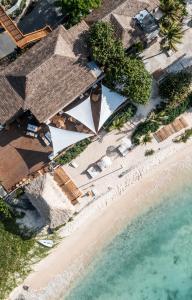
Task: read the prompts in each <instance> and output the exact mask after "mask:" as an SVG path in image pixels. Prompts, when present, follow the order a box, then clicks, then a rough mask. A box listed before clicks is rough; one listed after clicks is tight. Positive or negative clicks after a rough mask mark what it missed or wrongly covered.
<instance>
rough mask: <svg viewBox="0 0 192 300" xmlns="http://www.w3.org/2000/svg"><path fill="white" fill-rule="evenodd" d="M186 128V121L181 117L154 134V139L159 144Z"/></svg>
mask: <svg viewBox="0 0 192 300" xmlns="http://www.w3.org/2000/svg"><path fill="white" fill-rule="evenodd" d="M186 127H188V124H187V122H186V120H185V119H184V118H183V117H181V118H178V119H176V120H175V121H173V122H172V123H171V124H169V125H166V126H164V127H163V128H161V129H160V130H158V131H157V132H156V133H154V137H155V138H156V140H157V141H158V142H159V143H160V142H162V141H164V140H166V139H167V138H168V137H170V136H171V135H172V134H174V133H176V132H179V131H180V130H182V129H184V128H186Z"/></svg>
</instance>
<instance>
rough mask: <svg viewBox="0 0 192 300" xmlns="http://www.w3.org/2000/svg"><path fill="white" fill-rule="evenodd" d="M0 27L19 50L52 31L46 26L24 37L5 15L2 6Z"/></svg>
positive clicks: (0, 8)
mask: <svg viewBox="0 0 192 300" xmlns="http://www.w3.org/2000/svg"><path fill="white" fill-rule="evenodd" d="M0 25H1V26H2V27H3V28H4V30H5V31H6V32H7V33H8V34H9V36H10V37H11V38H12V40H13V41H14V42H15V44H16V45H17V46H18V47H19V48H24V47H25V46H26V45H28V44H29V43H31V42H35V41H37V40H40V39H42V38H43V37H45V36H47V35H48V34H49V33H50V32H51V31H52V30H51V28H50V27H49V26H46V27H45V28H43V29H40V30H37V31H34V32H32V33H29V34H25V35H24V34H23V33H22V32H21V31H20V30H19V28H18V27H17V25H16V24H15V22H14V21H13V20H12V19H11V18H10V17H9V16H8V15H7V14H6V12H5V10H4V8H3V6H2V5H0Z"/></svg>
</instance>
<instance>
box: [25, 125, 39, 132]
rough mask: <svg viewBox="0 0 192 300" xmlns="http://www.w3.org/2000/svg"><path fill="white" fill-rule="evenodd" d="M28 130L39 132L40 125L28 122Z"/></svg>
mask: <svg viewBox="0 0 192 300" xmlns="http://www.w3.org/2000/svg"><path fill="white" fill-rule="evenodd" d="M27 130H29V131H32V132H37V131H38V126H36V125H33V124H28V125H27Z"/></svg>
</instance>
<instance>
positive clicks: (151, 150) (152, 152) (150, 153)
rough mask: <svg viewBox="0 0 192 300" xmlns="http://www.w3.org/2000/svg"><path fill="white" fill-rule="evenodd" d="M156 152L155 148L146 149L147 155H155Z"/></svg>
mask: <svg viewBox="0 0 192 300" xmlns="http://www.w3.org/2000/svg"><path fill="white" fill-rule="evenodd" d="M154 153H155V150H153V149H150V150H146V151H145V156H150V155H153V154H154Z"/></svg>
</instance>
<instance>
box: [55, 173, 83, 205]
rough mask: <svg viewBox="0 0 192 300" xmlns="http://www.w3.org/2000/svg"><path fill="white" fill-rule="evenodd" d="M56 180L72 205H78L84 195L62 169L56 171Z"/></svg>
mask: <svg viewBox="0 0 192 300" xmlns="http://www.w3.org/2000/svg"><path fill="white" fill-rule="evenodd" d="M54 180H55V181H56V182H57V184H58V185H59V187H60V188H61V189H62V191H63V192H64V193H65V195H66V196H67V198H68V199H69V200H70V201H71V203H72V204H73V205H76V204H77V203H78V198H80V197H81V196H82V195H83V194H82V192H81V191H80V190H79V189H78V187H77V186H76V185H75V183H74V182H73V181H72V180H71V178H70V177H69V176H68V175H67V173H66V172H65V171H64V170H63V168H62V167H58V168H56V169H55V170H54Z"/></svg>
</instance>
